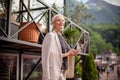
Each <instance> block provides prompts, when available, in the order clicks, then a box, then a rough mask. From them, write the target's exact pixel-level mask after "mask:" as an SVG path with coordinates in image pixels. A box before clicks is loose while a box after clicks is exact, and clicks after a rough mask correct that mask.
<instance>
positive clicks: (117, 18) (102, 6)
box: [86, 0, 120, 23]
mask: <svg viewBox="0 0 120 80" xmlns="http://www.w3.org/2000/svg"><path fill="white" fill-rule="evenodd" d="M86 5H87V6H88V13H90V14H92V15H93V16H94V17H95V20H90V19H89V20H86V23H120V7H118V6H115V5H112V4H109V3H107V2H105V1H103V0H97V1H96V0H90V1H88V2H87V3H86Z"/></svg>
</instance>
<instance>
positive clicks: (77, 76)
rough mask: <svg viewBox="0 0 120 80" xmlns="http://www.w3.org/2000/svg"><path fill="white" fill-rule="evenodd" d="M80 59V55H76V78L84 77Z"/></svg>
mask: <svg viewBox="0 0 120 80" xmlns="http://www.w3.org/2000/svg"><path fill="white" fill-rule="evenodd" d="M79 59H80V56H75V63H76V62H77V63H76V64H75V70H74V71H75V72H74V73H75V76H74V77H75V78H81V77H82V67H81V65H80V62H78V61H79Z"/></svg>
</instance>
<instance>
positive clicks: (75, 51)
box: [68, 49, 78, 56]
mask: <svg viewBox="0 0 120 80" xmlns="http://www.w3.org/2000/svg"><path fill="white" fill-rule="evenodd" d="M77 53H78V50H75V49H71V50H70V51H68V54H69V56H70V55H72V56H75V55H77Z"/></svg>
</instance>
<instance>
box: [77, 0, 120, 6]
mask: <svg viewBox="0 0 120 80" xmlns="http://www.w3.org/2000/svg"><path fill="white" fill-rule="evenodd" d="M77 1H82V2H84V3H86V2H87V1H89V0H77ZM96 1H97V0H96ZM104 1H106V2H108V3H110V4H113V5H117V6H120V0H104Z"/></svg>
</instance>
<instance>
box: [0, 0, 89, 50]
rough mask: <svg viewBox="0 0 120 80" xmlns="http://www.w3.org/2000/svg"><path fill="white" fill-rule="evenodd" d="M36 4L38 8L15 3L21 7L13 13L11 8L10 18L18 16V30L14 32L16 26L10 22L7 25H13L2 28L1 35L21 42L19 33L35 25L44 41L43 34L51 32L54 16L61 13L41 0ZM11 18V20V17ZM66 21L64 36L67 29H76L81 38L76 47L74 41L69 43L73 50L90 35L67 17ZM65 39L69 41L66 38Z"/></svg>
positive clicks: (21, 1) (16, 21)
mask: <svg viewBox="0 0 120 80" xmlns="http://www.w3.org/2000/svg"><path fill="white" fill-rule="evenodd" d="M13 1H14V0H13ZM30 1H33V0H30ZM10 2H11V1H10ZM11 3H12V2H11ZM11 3H9V4H11ZM34 3H36V5H38V6H35V7H34V6H27V3H26V1H23V0H20V2H19V3H15V4H18V5H19V10H16V11H15V12H12V11H13V7H11V8H9V16H11V15H12V14H15V15H16V16H17V18H16V20H15V23H18V25H17V26H18V27H17V28H16V30H14V31H13V29H14V28H15V27H13V25H16V24H14V23H13V21H11V20H10V21H9V22H6V23H7V24H8V23H11V24H9V25H5V26H7V27H6V29H3V28H2V26H1V27H0V31H1V32H0V33H1V34H2V35H4V36H5V37H7V38H15V37H16V36H18V38H16V39H18V40H19V39H20V38H19V33H20V32H22V30H24V29H25V28H27V27H29V26H28V25H29V24H31V23H33V25H34V26H35V27H36V29H37V30H38V31H39V32H40V34H41V38H42V40H43V39H44V34H43V33H46V32H45V30H46V29H47V32H49V31H51V18H52V16H54V15H55V14H58V13H59V12H57V11H56V10H55V9H54V8H52V7H50V6H49V5H47V4H46V3H44V2H43V1H41V0H34ZM32 4H33V3H30V5H32ZM13 5H14V4H13ZM9 18H10V19H11V17H9ZM65 20H66V26H65V29H64V31H63V35H64V34H65V31H67V29H69V28H71V29H72V28H76V29H78V30H79V36H78V35H77V38H74V39H76V42H74V45H73V43H71V42H72V41H71V42H70V41H68V44H69V45H70V47H71V48H73V47H75V45H77V43H78V42H79V41H80V40H81V38H83V36H87V38H89V33H88V32H87V31H86V30H84V29H83V28H82V27H80V26H78V25H77V24H75V23H74V22H72V21H71V20H70V19H68V18H67V17H65ZM22 22H27V23H26V24H25V25H22V27H21V28H19V26H20V25H19V24H21V23H22ZM37 23H40V24H42V26H41V27H39V26H38V25H37ZM71 29H70V30H71ZM84 34H85V35H84ZM64 37H65V38H66V39H67V37H66V36H64ZM71 39H72V38H71Z"/></svg>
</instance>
